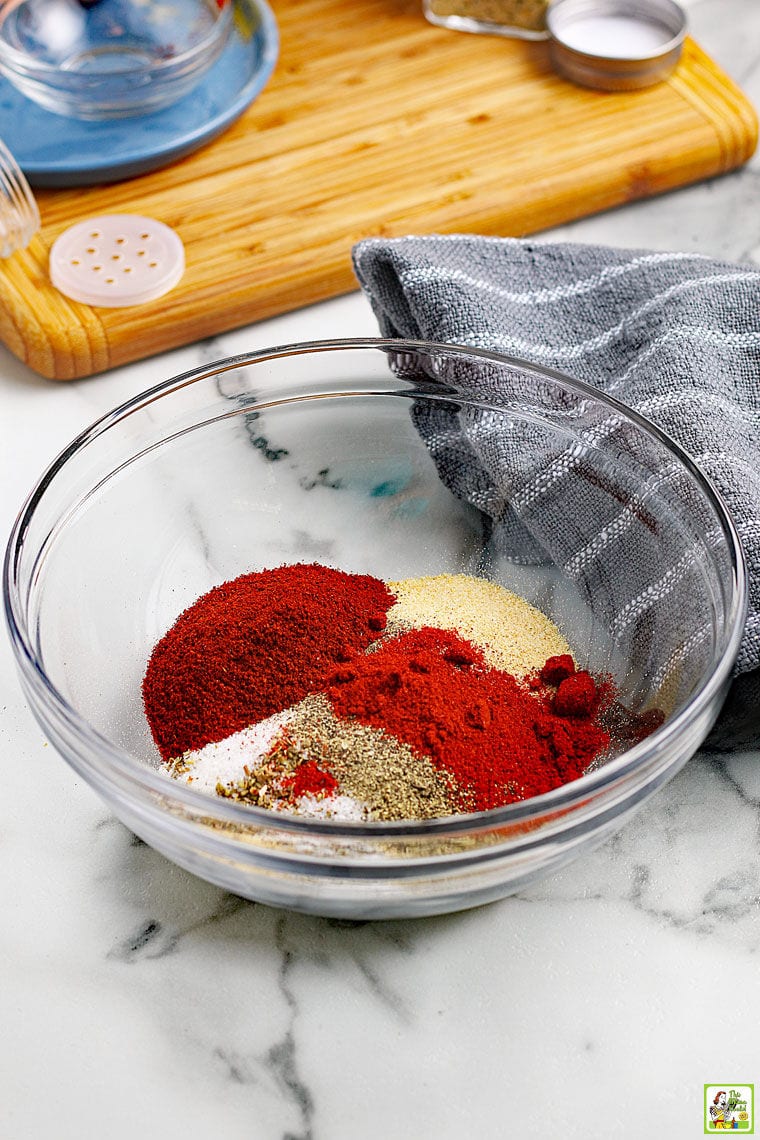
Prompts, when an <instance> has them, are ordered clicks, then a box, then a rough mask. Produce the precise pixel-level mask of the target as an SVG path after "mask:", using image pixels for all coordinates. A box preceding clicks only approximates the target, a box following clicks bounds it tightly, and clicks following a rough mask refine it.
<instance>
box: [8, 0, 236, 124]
mask: <svg viewBox="0 0 760 1140" xmlns="http://www.w3.org/2000/svg"><path fill="white" fill-rule="evenodd" d="M232 8H233V0H219V2H217V0H171V2H170V3H158V2H155V0H148V2H147V3H141V2H140V0H89V2H87V0H9V2H8V3H4V4H0V72H2V74H3V75H4V76H5V78H6V79H8V80H9V81H10V82H11V83H13V84H14V85H15V86H16V87H17V88H18V89H19V91H21V92H22V93H23V94H24V95H26V96H27V97H28V98H30V99H33V100H34V101H35V102H37V103H39V104H40V105H41V106H43V107H45V108H46V109H47V110H49V111H53V112H55V113H56V114H59V115H69V116H73V117H74V118H82V119H112V118H125V117H128V116H132V115H144V114H149V113H150V112H152V111H157V110H160V109H161V108H162V107H166V106H169V105H170V104H172V103H176V102H177V101H178V100H179V99H181V98H182V97H183V96H184V95H186V94H187V93H188V92H189V91H190V90H192V88H193V87H194V86H195V85H196V84H197V83H198V82H199V80H200V79H201V78H202V76H203V75H204V74H205V73H206V71H207V70H208V69H209V67H211V65H212V64H213V63H214V62H215V61H216V59H218V57H219V55H220V54H221V52H222V49H223V48H224V45H225V43H226V41H227V38H228V36H229V33H230V30H231V26H232Z"/></svg>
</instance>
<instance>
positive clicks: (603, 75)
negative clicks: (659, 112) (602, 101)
mask: <svg viewBox="0 0 760 1140" xmlns="http://www.w3.org/2000/svg"><path fill="white" fill-rule="evenodd" d="M546 25H547V28H548V31H549V44H550V51H551V57H552V63H553V64H554V67H555V68H556V70H557V71H558V72H559V73H560V74H561V75H564V76H565V78H567V79H571V80H573V81H574V82H575V83H580V84H582V85H583V86H584V87H596V88H600V89H601V90H604V91H631V90H635V89H636V88H639V87H649V86H650V85H651V84H653V83H659V82H660V80H662V79H665V78H666V76H668V75H669V74H670V72H671V71H672V70H673V68H674V67H675V66H676V64H677V63H678V60H679V58H680V56H681V50H682V48H683V41H684V39H685V37H686V13H685V12H684V10H683V8H681V7H680V6H679V5H678V4H676V3H675V2H674V0H554V2H553V3H552V4H550V6H549V10H548V12H547V17H546Z"/></svg>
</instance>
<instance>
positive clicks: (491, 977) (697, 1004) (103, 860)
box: [0, 0, 760, 1140]
mask: <svg viewBox="0 0 760 1140" xmlns="http://www.w3.org/2000/svg"><path fill="white" fill-rule="evenodd" d="M690 11H691V15H692V26H693V29H694V33H695V35H696V36H697V38H698V39H699V40H700V41H701V43H702V44H703V45H704V46H705V48H706V49H707V50H708V51H710V52H711V54H713V55H714V56H715V57H717V58H718V59H719V60H720V61H721V62H722V63H723V65H724V66H725V67H726V69H727V70H728V71H729V72H730V73H731V74H732V75H733V76H734V77H735V78H736V79H737V80H738V81H739V82H740V83H741V84H742V86H743V87H744V89H745V90H746V91H747V92H748V93H749V94H750V96H752V97H753V98H754V102H755V103H756V105H758V104H760V6H758V4H757V2H756V0H698V2H696V3H692V4H690ZM759 207H760V159H758V158H756V159H755V160H754V161H752V162H750V164H749V165H748V166H747V167H746V168H745V169H744V170H742V171H740V172H738V173H734V174H731V175H729V176H727V177H724V178H721V179H717V180H715V181H712V182H709V183H706V184H702V185H700V186H696V187H693V188H690V189H686V190H683V191H680V192H678V193H674V194H670V195H668V196H665V197H662V198H660V199H658V200H653V201H649V202H645V203H640V204H636V205H632V206H628V207H626V208H625V209H621V210H618V211H615V212H612V213H608V214H606V215H603V216H599V217H596V218H592V219H589V220H586V221H583V222H580V223H577V224H574V225H572V226H567V227H563V228H562V230H561V231H556V232H555V234H552V235H550V236H562V237H567V238H571V239H575V240H590V241H600V242H609V243H611V244H615V245H635V246H650V247H654V248H661V249H667V248H682V249H697V250H700V251H703V252H705V253H709V254H715V255H718V256H721V257H726V258H730V259H737V260H739V259H750V260H753V261H755V262H757V263H759V264H760V208H759ZM346 256H347V257H348V250H346ZM375 332H376V326H375V322H374V318H373V317H372V314H371V312H370V310H369V306H368V305H367V304H366V302H365V301H364V300H363V299H362V298H361V297H360V296H359V295H358V294H355V295H352V296H349V297H346V298H342V299H339V300H337V301H334V302H331V303H329V304H325V305H320V306H316V307H314V308H311V309H308V310H305V311H302V312H298V313H295V314H292V315H290V316H287V317H283V318H280V319H277V320H272V321H268V322H266V323H262V324H258V325H254V326H252V327H250V328H247V329H242V330H239V331H237V332H235V333H233V334H230V335H225V336H224V337H221V338H219V339H218V340H216V341H214V342H213V343H203V344H197V345H193V346H190V347H188V348H186V349H183V350H181V351H177V352H173V353H169V354H166V355H165V356H162V357H159V358H156V359H153V360H150V361H145V362H141V363H138V364H134V365H131V366H129V367H126V368H123V369H120V370H118V371H115V372H112V373H110V374H108V375H103V376H99V377H95V378H92V379H88V380H83V381H80V382H75V383H67V384H55V383H51V382H48V381H45V380H42V379H40V378H39V377H36V376H35V375H33V374H31V373H30V372H29V371H28V370H27V369H25V368H24V367H23V366H22V365H21V364H19V363H18V362H17V361H16V360H15V359H14V358H12V357H11V356H10V355H9V354H8V353H7V352H5V351H4V350H0V406H1V407H2V412H1V413H0V532H1V533H2V535H3V541H4V540H5V536H6V534H7V532H8V530H9V528H10V526H11V523H12V519H13V517H14V514H15V512H16V510H17V508H18V506H19V505H20V503H21V500H22V498H23V497H24V495H25V494H26V493H27V491H28V490H29V488H30V486H31V484H32V483H33V481H34V479H35V478H36V477H37V475H38V474H39V472H40V471H41V469H42V468H43V466H44V465H45V464H46V463H47V462H48V461H49V459H51V458H52V456H53V455H54V454H55V453H56V452H57V451H58V450H59V449H60V448H61V447H62V446H63V445H64V444H65V443H66V442H67V441H68V440H69V439H70V438H71V437H72V436H73V435H74V434H75V433H77V432H78V431H79V430H80V429H81V428H83V427H85V426H86V425H87V424H88V423H89V422H90V421H91V420H93V419H94V418H95V417H96V416H98V415H100V414H101V413H102V412H104V411H106V410H107V409H108V408H110V407H111V406H112V405H114V404H116V403H118V402H119V401H121V400H122V399H124V398H126V397H128V396H130V395H132V394H134V393H136V392H138V391H140V390H141V389H143V388H145V387H147V386H148V385H149V384H151V383H153V382H155V381H157V380H161V379H163V378H166V377H169V376H171V375H173V374H175V373H178V372H180V371H182V370H184V369H186V368H188V367H192V366H194V365H195V364H197V363H199V362H201V361H205V360H210V359H213V358H217V357H220V356H223V355H227V354H230V353H235V352H238V351H243V350H246V349H251V348H256V347H262V346H266V345H272V344H276V343H283V342H287V341H293V340H304V339H309V338H312V337H323V336H342V335H361V334H364V333H366V334H369V335H372V334H374V333H375ZM0 684H1V685H2V690H1V700H0V756H1V757H2V765H3V772H4V788H5V794H4V795H3V797H2V805H1V806H0V820H1V823H0V850H2V853H3V866H2V886H1V887H0V945H2V957H1V958H0V977H1V978H2V983H1V984H0V1003H1V1004H0V1010H1V1012H0V1024H1V1025H2V1034H0V1136H2V1137H7V1138H9V1140H27V1138H30V1140H38V1138H39V1140H42V1138H45V1140H48V1138H50V1140H53V1138H54V1140H75V1138H76V1140H79V1138H80V1137H81V1138H84V1140H89V1138H90V1137H96V1136H101V1135H102V1136H107V1137H109V1140H126V1138H127V1137H129V1138H130V1140H131V1138H133V1137H149V1138H150V1140H153V1138H161V1137H168V1138H172V1140H173V1138H174V1137H177V1138H180V1137H181V1138H183V1140H200V1138H202V1137H203V1138H205V1137H206V1136H213V1137H219V1138H222V1140H243V1138H245V1140H259V1138H262V1140H269V1138H275V1140H357V1138H360V1137H361V1138H367V1140H375V1138H378V1140H379V1138H382V1140H389V1138H394V1140H395V1138H402V1140H404V1138H407V1137H408V1138H413V1140H418V1138H423V1137H425V1138H426V1137H436V1140H455V1138H456V1140H462V1138H469V1137H473V1138H481V1137H482V1138H488V1140H490V1138H492V1137H493V1138H496V1137H499V1138H500V1137H505V1136H510V1135H512V1134H516V1135H526V1136H542V1137H543V1136H552V1137H555V1136H556V1137H586V1136H590V1135H600V1136H604V1137H626V1138H628V1137H631V1138H638V1137H640V1136H644V1135H663V1136H668V1137H671V1138H677V1140H680V1138H683V1140H687V1138H690V1137H693V1136H700V1135H702V1134H703V1133H702V1116H701V1114H702V1086H703V1084H704V1083H714V1082H716V1081H725V1082H727V1083H730V1082H735V1083H747V1082H752V1081H755V1082H756V1084H757V1088H758V1091H760V1031H758V1023H759V1021H760V1017H759V1016H758V1015H759V1014H760V980H759V976H758V954H759V952H760V826H759V825H760V813H759V811H758V808H759V807H760V754H758V753H754V754H750V753H744V754H737V755H732V756H728V757H718V756H712V755H706V754H701V755H699V756H697V757H695V758H694V759H693V761H691V762H690V763H689V764H688V765H687V767H686V769H685V770H684V771H683V772H682V773H681V774H680V775H679V776H678V777H677V778H676V779H675V780H674V781H673V782H672V783H671V784H670V785H669V786H668V787H667V788H665V790H664V791H662V792H661V793H660V794H659V795H658V796H657V797H656V798H655V799H654V800H652V801H650V803H649V805H648V806H647V807H646V808H645V809H644V811H643V812H641V813H640V814H639V815H638V816H637V817H636V818H635V819H634V820H633V821H632V822H631V823H629V824H628V825H627V826H626V827H625V829H624V830H623V831H622V832H621V833H620V834H619V835H618V836H617V837H615V838H614V839H613V840H612V841H610V842H608V843H607V844H606V845H605V846H603V847H602V848H600V849H598V850H597V851H595V852H593V853H592V854H589V855H586V856H585V857H583V858H582V859H581V860H580V861H578V862H576V863H575V864H574V865H572V866H571V867H569V868H568V869H566V870H565V871H563V872H562V873H560V874H556V875H554V876H553V877H551V878H549V879H546V880H545V881H543V882H542V883H541V884H539V885H536V886H534V887H532V888H531V889H529V890H526V891H524V892H523V893H521V894H520V895H519V896H517V897H514V898H511V899H507V900H505V901H503V902H501V903H496V904H493V905H491V906H489V907H485V908H483V909H480V910H477V911H472V912H469V913H465V914H461V915H455V916H450V917H445V918H437V919H425V920H419V921H414V922H388V923H377V924H365V925H358V926H353V925H346V924H341V923H336V922H332V921H329V920H325V919H311V918H305V917H302V916H298V915H293V914H288V913H285V912H279V911H275V910H270V909H268V908H266V907H264V906H260V905H254V904H251V903H247V902H243V901H241V900H239V899H236V898H234V897H231V896H228V895H225V894H224V893H223V892H222V891H220V890H218V889H217V888H215V887H212V886H209V885H207V884H205V883H203V882H201V881H199V880H197V879H194V878H193V877H192V876H191V875H189V874H188V873H186V872H184V871H181V870H178V869H177V868H175V867H174V866H172V865H171V864H170V863H168V862H167V861H166V860H165V859H164V858H163V857H161V856H159V855H157V854H155V853H154V852H153V851H152V850H150V849H149V848H147V847H145V846H144V845H142V844H141V843H140V842H139V841H137V840H135V839H134V838H133V837H132V836H131V835H130V833H129V832H128V831H127V830H126V829H125V828H124V827H123V826H122V825H121V824H120V823H118V822H117V821H116V820H115V819H114V818H113V817H112V816H111V815H110V813H109V812H108V810H107V809H105V808H104V807H103V806H102V804H101V803H100V801H99V800H98V799H97V797H96V796H95V794H94V793H93V792H92V791H90V789H89V788H88V787H87V786H85V785H84V784H83V783H82V782H81V781H79V780H78V779H77V778H76V777H75V776H74V774H73V773H72V772H71V771H70V770H69V769H68V768H67V767H66V765H65V764H64V763H63V762H62V761H61V760H60V759H59V758H58V757H57V755H55V754H54V752H53V750H52V748H51V747H49V746H48V745H47V744H46V742H45V740H44V739H43V738H42V736H41V733H40V731H39V729H38V728H37V726H36V724H35V722H34V721H33V720H32V718H31V715H30V713H29V711H28V709H27V708H26V706H25V704H24V701H23V699H22V697H21V693H20V689H19V687H18V684H17V682H16V677H15V672H14V668H13V663H12V660H11V654H10V649H9V646H8V643H7V639H6V638H5V635H4V633H3V636H2V638H0Z"/></svg>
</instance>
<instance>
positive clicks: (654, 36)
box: [562, 16, 671, 59]
mask: <svg viewBox="0 0 760 1140" xmlns="http://www.w3.org/2000/svg"><path fill="white" fill-rule="evenodd" d="M669 39H671V35H670V32H668V31H667V30H666V29H665V28H663V27H662V26H661V25H659V24H652V23H649V22H648V21H646V20H636V19H633V18H632V17H630V16H584V17H582V18H581V19H579V20H573V21H572V23H568V25H567V27H565V28H563V29H562V42H563V43H565V44H567V46H568V47H570V48H573V50H574V51H583V52H586V53H587V54H588V55H601V56H605V57H606V58H607V59H643V58H645V57H646V56H650V55H653V54H655V53H656V52H658V51H659V50H660V48H662V47H664V45H665V44H666V43H667V42H668V40H669Z"/></svg>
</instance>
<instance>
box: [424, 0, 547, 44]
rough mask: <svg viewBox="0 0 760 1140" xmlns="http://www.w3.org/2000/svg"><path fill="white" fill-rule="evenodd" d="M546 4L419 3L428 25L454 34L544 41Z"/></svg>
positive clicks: (510, 0)
mask: <svg viewBox="0 0 760 1140" xmlns="http://www.w3.org/2000/svg"><path fill="white" fill-rule="evenodd" d="M548 7H549V2H548V0H423V4H422V10H423V12H424V13H425V16H426V18H427V19H428V20H429V21H430V23H431V24H437V25H438V26H439V27H442V28H451V29H452V30H453V31H457V32H480V33H482V34H485V35H500V36H511V37H515V38H517V39H525V40H545V39H547V38H548V33H547V30H546V11H547V8H548Z"/></svg>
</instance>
